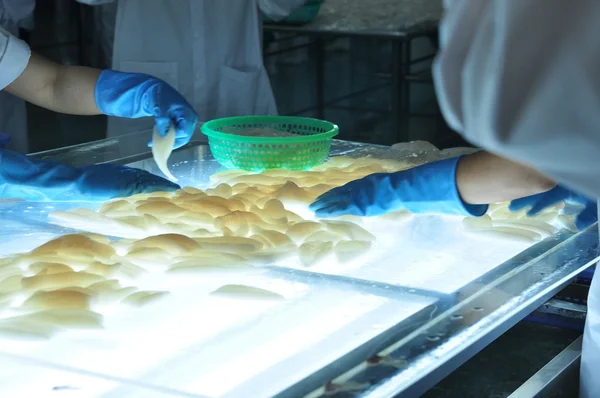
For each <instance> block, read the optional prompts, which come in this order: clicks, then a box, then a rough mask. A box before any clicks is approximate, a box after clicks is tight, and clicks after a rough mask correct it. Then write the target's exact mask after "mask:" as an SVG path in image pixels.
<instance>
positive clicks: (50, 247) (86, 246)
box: [30, 234, 115, 259]
mask: <svg viewBox="0 0 600 398" xmlns="http://www.w3.org/2000/svg"><path fill="white" fill-rule="evenodd" d="M30 254H32V255H46V254H58V255H61V256H65V257H77V258H96V259H110V258H112V257H113V256H114V255H115V250H114V249H113V248H112V247H111V246H110V245H105V244H102V243H100V242H97V241H94V240H92V239H90V238H88V237H87V236H83V235H80V234H74V235H64V236H61V237H59V238H56V239H54V240H51V241H50V242H48V243H45V244H43V245H41V246H39V247H38V248H36V249H34V250H32V251H31V252H30Z"/></svg>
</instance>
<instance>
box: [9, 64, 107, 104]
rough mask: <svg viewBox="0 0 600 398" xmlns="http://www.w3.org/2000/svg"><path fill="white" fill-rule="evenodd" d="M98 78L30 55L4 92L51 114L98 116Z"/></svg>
mask: <svg viewBox="0 0 600 398" xmlns="http://www.w3.org/2000/svg"><path fill="white" fill-rule="evenodd" d="M98 76H100V70H98V69H92V68H86V67H83V66H65V65H59V64H56V63H54V62H52V61H49V60H47V59H45V58H43V57H41V56H39V55H37V54H35V53H32V54H31V57H30V58H29V62H28V64H27V67H26V68H25V70H24V71H23V73H21V74H20V75H19V77H17V79H16V80H15V81H13V82H12V83H11V84H9V85H8V86H7V87H6V89H5V90H6V91H8V92H9V93H11V94H13V95H15V96H17V97H19V98H22V99H23V100H25V101H27V102H31V103H32V104H35V105H38V106H41V107H42V108H46V109H50V110H52V111H55V112H61V113H70V114H76V115H96V114H100V113H102V112H101V111H100V110H99V109H98V107H97V106H96V100H95V98H94V89H95V87H96V82H97V81H98Z"/></svg>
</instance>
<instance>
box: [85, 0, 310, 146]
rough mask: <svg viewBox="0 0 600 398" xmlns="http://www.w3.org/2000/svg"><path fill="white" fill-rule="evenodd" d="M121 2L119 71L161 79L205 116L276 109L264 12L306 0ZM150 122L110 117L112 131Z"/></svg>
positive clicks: (286, 9) (273, 13) (284, 11)
mask: <svg viewBox="0 0 600 398" xmlns="http://www.w3.org/2000/svg"><path fill="white" fill-rule="evenodd" d="M78 1H80V2H82V3H87V4H99V3H106V2H107V1H106V0H78ZM117 1H118V2H117V4H118V6H117V16H116V22H115V25H116V27H115V34H114V37H115V39H114V50H113V60H112V67H113V69H116V70H120V71H124V72H140V73H147V74H150V75H154V76H156V77H158V78H161V79H163V80H164V81H166V82H167V83H169V84H171V85H172V86H173V87H175V88H176V89H177V90H178V91H179V92H180V93H181V94H182V95H183V96H184V97H185V98H186V99H187V100H188V101H189V102H190V104H192V106H193V107H194V109H195V110H196V112H197V113H198V115H199V118H200V121H201V122H203V121H207V120H210V119H214V118H219V117H227V116H239V115H260V114H264V115H273V114H276V113H277V108H276V105H275V99H274V97H273V92H272V89H271V84H270V82H269V77H268V75H267V72H266V70H265V67H264V65H263V58H262V21H261V16H260V11H259V10H262V11H263V12H265V13H266V14H267V15H269V16H270V17H272V18H274V19H281V18H283V17H285V16H287V15H288V14H289V13H291V12H292V11H293V10H294V9H296V8H297V7H299V6H301V5H302V4H304V2H305V0H251V1H250V0H219V1H215V0H178V1H173V0H127V1H124V0H117ZM152 125H153V121H152V120H151V119H148V118H144V119H129V120H128V119H122V118H115V117H111V118H109V124H108V136H119V135H122V134H127V133H131V132H134V131H139V130H143V129H149V128H151V127H152Z"/></svg>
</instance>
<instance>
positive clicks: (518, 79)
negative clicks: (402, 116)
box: [434, 0, 600, 197]
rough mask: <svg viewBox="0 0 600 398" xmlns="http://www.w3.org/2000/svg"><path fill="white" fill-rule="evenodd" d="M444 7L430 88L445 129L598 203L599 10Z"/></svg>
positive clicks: (540, 3)
mask: <svg viewBox="0 0 600 398" xmlns="http://www.w3.org/2000/svg"><path fill="white" fill-rule="evenodd" d="M446 3H447V6H448V9H447V13H446V16H445V18H444V20H443V21H442V25H441V26H440V53H439V54H438V57H437V59H436V63H435V65H434V78H435V83H436V90H437V93H438V98H439V100H440V106H441V108H442V111H443V113H444V115H445V117H446V119H447V121H448V123H449V124H450V125H451V127H452V128H454V129H455V130H457V131H458V132H460V133H461V134H463V135H464V137H465V138H466V139H468V140H469V141H471V142H473V143H474V144H476V145H479V146H481V147H483V148H485V149H488V150H489V151H491V152H494V153H497V154H498V155H501V156H504V157H506V158H509V159H513V160H515V161H519V162H521V163H524V164H528V165H530V166H533V167H534V168H536V169H538V170H539V171H541V172H542V173H545V174H546V175H548V176H550V177H551V178H554V179H555V180H556V181H558V182H561V183H563V184H566V185H568V186H570V187H571V188H573V189H576V190H579V191H580V192H582V193H586V194H588V195H593V196H595V197H600V24H599V23H598V16H599V15H600V1H598V0H578V1H577V2H570V1H564V0H526V1H525V0H450V1H448V0H447V1H446Z"/></svg>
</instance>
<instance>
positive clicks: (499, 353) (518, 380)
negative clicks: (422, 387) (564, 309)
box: [422, 322, 581, 398]
mask: <svg viewBox="0 0 600 398" xmlns="http://www.w3.org/2000/svg"><path fill="white" fill-rule="evenodd" d="M580 335H581V333H580V332H577V331H573V330H567V329H559V328H554V327H550V326H543V325H538V324H534V323H527V322H521V323H519V324H517V325H516V326H515V327H513V328H512V329H510V330H509V331H507V332H506V333H505V334H503V335H502V336H500V337H499V338H498V339H497V340H496V341H494V342H493V343H492V344H490V345H489V346H487V347H486V348H484V349H483V350H482V351H480V352H479V353H478V354H477V355H475V356H474V357H473V358H471V359H470V360H469V361H467V362H466V363H465V364H464V365H463V366H461V367H459V368H458V369H457V370H455V371H454V372H453V373H452V374H450V375H449V376H448V377H446V378H445V379H444V380H442V381H441V382H440V383H439V384H438V385H436V386H435V387H433V388H432V389H431V390H429V391H428V392H427V393H425V394H424V395H422V398H505V397H508V396H509V395H510V394H511V393H512V392H514V391H515V390H516V389H517V388H519V386H521V384H523V383H524V382H525V381H527V380H528V379H529V378H530V377H531V376H533V375H534V374H535V373H536V372H537V371H538V370H540V369H541V368H542V367H543V366H544V365H546V364H547V363H548V362H549V361H550V360H551V359H552V358H554V357H555V356H556V355H558V354H559V353H560V352H561V351H562V350H563V349H565V348H566V347H567V346H568V345H569V344H571V343H572V342H573V341H575V340H576V339H577V338H578V337H579V336H580ZM571 387H572V388H568V389H567V391H561V392H556V395H555V396H556V397H565V398H570V397H577V385H576V384H575V385H573V386H571Z"/></svg>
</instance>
